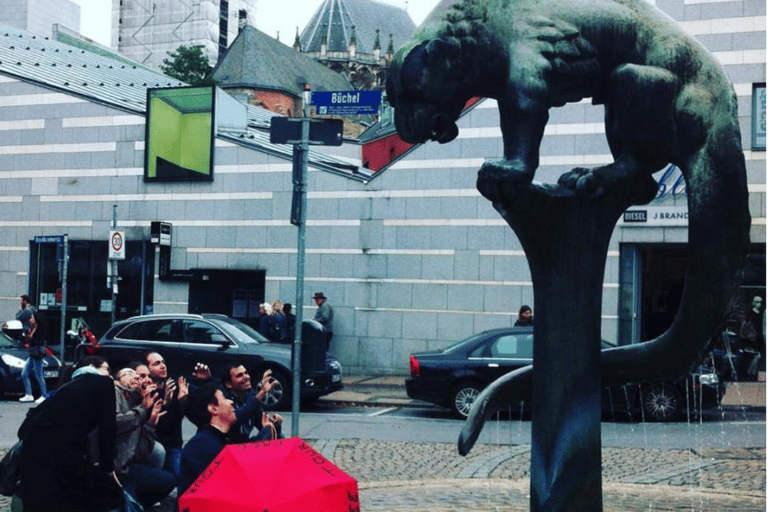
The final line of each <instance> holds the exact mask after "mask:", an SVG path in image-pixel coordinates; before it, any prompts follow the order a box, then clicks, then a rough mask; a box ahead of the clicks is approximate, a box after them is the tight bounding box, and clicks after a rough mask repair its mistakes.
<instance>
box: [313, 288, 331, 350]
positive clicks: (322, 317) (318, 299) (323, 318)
mask: <svg viewBox="0 0 768 512" xmlns="http://www.w3.org/2000/svg"><path fill="white" fill-rule="evenodd" d="M314 298H315V304H317V312H315V320H316V321H317V322H320V325H322V326H323V332H325V350H326V351H327V350H330V348H331V338H333V308H332V307H331V305H330V304H328V297H326V296H325V295H323V292H317V293H316V294H315V297H314Z"/></svg>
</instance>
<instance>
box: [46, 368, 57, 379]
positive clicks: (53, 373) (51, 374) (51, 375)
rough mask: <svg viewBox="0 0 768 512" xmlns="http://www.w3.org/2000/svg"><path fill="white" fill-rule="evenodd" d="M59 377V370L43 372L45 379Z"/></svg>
mask: <svg viewBox="0 0 768 512" xmlns="http://www.w3.org/2000/svg"><path fill="white" fill-rule="evenodd" d="M58 377H59V370H48V371H44V372H43V378H46V379H55V378H58Z"/></svg>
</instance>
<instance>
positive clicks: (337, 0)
mask: <svg viewBox="0 0 768 512" xmlns="http://www.w3.org/2000/svg"><path fill="white" fill-rule="evenodd" d="M353 26H354V27H355V40H356V47H357V52H358V53H367V54H372V53H373V46H374V41H375V40H376V30H377V29H378V30H379V31H380V32H379V38H380V43H381V53H382V55H383V54H384V53H385V52H386V51H387V46H388V45H389V34H392V41H393V43H394V46H395V50H397V49H398V48H399V47H400V46H402V45H403V43H405V42H406V41H407V40H408V38H409V37H411V34H413V32H414V30H415V29H416V25H415V24H414V23H413V20H412V19H411V17H410V16H409V15H408V13H407V12H405V11H404V10H403V9H401V8H399V7H395V6H392V5H387V4H383V3H381V2H376V1H374V0H325V1H324V2H323V4H322V5H321V6H320V8H319V9H318V10H317V12H315V14H314V16H312V19H311V20H310V22H309V24H307V26H306V28H305V29H304V31H303V32H302V33H301V36H300V38H299V41H301V51H302V52H319V51H320V45H321V44H322V43H323V42H324V41H325V40H326V38H327V42H328V48H327V51H329V52H346V51H348V50H349V40H350V38H351V37H352V27H353Z"/></svg>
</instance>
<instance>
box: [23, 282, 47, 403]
mask: <svg viewBox="0 0 768 512" xmlns="http://www.w3.org/2000/svg"><path fill="white" fill-rule="evenodd" d="M19 298H20V299H21V308H20V309H19V310H18V311H17V312H16V320H19V321H20V322H21V326H22V328H21V333H22V336H23V337H24V342H25V343H26V344H27V345H28V347H29V357H27V360H26V361H25V362H24V368H23V369H22V370H21V382H22V384H24V396H23V397H21V398H20V399H19V402H31V401H33V400H34V401H35V403H37V404H39V403H40V402H42V401H43V400H45V395H46V394H47V392H48V390H47V389H46V387H45V378H44V377H43V358H44V357H45V339H44V338H43V329H42V328H41V326H40V325H39V324H38V321H37V318H36V317H37V310H35V308H34V307H33V306H32V304H31V303H30V300H29V295H22V296H21V297H19ZM30 373H32V374H33V375H34V376H35V380H36V381H37V385H38V386H40V397H39V398H38V399H37V400H35V397H34V396H33V395H32V382H31V381H30V379H29V375H30Z"/></svg>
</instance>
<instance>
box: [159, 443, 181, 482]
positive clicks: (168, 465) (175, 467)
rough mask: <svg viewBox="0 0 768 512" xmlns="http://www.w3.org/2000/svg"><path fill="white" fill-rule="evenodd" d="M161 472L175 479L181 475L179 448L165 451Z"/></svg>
mask: <svg viewBox="0 0 768 512" xmlns="http://www.w3.org/2000/svg"><path fill="white" fill-rule="evenodd" d="M163 471H167V472H169V473H171V474H172V475H173V476H175V477H176V478H178V477H179V474H181V448H167V447H166V449H165V464H164V465H163Z"/></svg>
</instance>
